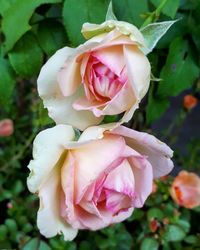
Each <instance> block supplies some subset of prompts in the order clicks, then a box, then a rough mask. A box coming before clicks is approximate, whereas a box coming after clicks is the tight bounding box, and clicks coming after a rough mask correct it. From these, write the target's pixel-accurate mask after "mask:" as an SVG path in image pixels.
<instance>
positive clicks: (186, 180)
mask: <svg viewBox="0 0 200 250" xmlns="http://www.w3.org/2000/svg"><path fill="white" fill-rule="evenodd" d="M170 194H171V196H172V198H173V199H174V201H175V202H176V203H178V204H179V205H180V206H183V207H186V208H194V207H197V206H199V205H200V178H199V176H198V175H196V174H194V173H189V172H187V171H181V172H180V173H179V174H178V176H176V177H175V179H174V181H173V183H172V186H171V189H170Z"/></svg>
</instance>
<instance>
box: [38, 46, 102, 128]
mask: <svg viewBox="0 0 200 250" xmlns="http://www.w3.org/2000/svg"><path fill="white" fill-rule="evenodd" d="M71 50H72V51H73V49H70V48H67V47H66V48H63V49H61V50H58V51H57V52H56V53H55V54H54V55H53V56H52V57H51V58H50V59H49V60H48V61H47V63H46V64H45V65H44V66H43V68H42V70H41V72H40V75H39V77H38V92H39V95H40V97H41V98H42V99H43V102H44V106H45V107H46V108H47V109H48V111H49V116H50V117H51V118H52V119H53V120H54V121H55V122H56V123H57V124H70V125H73V126H74V127H77V128H79V129H80V130H84V129H85V128H86V127H88V126H91V125H95V124H98V123H99V122H101V120H102V119H103V117H101V118H97V117H95V116H94V115H93V114H92V113H91V112H89V111H77V110H75V109H73V107H72V103H73V102H74V101H75V100H76V99H77V98H78V97H79V96H80V95H82V93H83V92H82V91H83V90H82V89H81V88H80V89H79V91H77V92H76V93H75V94H74V95H73V96H70V97H64V96H63V95H62V93H61V92H60V89H59V85H58V82H57V73H58V71H59V69H60V68H61V67H62V65H63V63H64V61H65V59H66V57H67V56H68V55H69V53H72V52H71Z"/></svg>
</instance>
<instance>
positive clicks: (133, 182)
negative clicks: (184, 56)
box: [27, 20, 173, 240]
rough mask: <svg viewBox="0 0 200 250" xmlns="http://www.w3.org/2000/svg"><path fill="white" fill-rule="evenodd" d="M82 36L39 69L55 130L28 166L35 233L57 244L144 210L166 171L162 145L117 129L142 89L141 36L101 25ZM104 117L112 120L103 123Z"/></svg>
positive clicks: (167, 152)
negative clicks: (115, 117)
mask: <svg viewBox="0 0 200 250" xmlns="http://www.w3.org/2000/svg"><path fill="white" fill-rule="evenodd" d="M82 34H83V35H84V37H85V38H86V39H87V41H86V42H85V43H84V44H82V45H80V46H79V47H78V48H69V47H65V48H63V49H60V50H58V51H57V52H56V53H55V54H54V55H53V56H52V57H51V58H50V59H49V60H48V61H47V63H46V64H45V65H44V66H43V68H42V69H41V72H40V75H39V78H38V92H39V95H40V97H41V98H42V100H43V103H44V106H45V107H46V108H47V109H48V113H49V116H50V117H51V118H52V119H53V120H54V121H55V122H56V126H55V127H53V128H49V129H46V130H44V131H42V132H40V133H39V134H38V135H37V137H36V139H35V141H34V145H33V160H31V161H30V163H29V165H28V168H29V169H30V175H29V177H28V181H27V184H28V188H29V190H30V191H31V192H33V193H37V194H38V196H39V199H40V208H39V211H38V215H37V225H38V228H39V230H40V232H41V234H43V235H44V236H46V237H53V236H55V235H56V234H60V233H62V234H63V235H64V239H65V240H72V239H74V238H75V236H76V235H77V232H78V230H79V229H89V230H98V229H101V228H104V227H107V226H109V225H111V224H114V223H118V222H121V221H123V220H125V219H126V218H128V217H129V216H130V215H131V214H132V213H133V211H134V208H140V207H142V206H143V205H144V202H145V200H146V199H147V197H148V196H149V194H150V193H151V192H152V186H153V180H154V178H158V177H161V176H164V175H166V174H168V173H169V172H170V171H171V170H172V168H173V163H172V161H171V157H172V155H173V151H172V150H171V149H170V148H169V147H168V146H167V145H166V144H164V143H162V142H161V141H159V140H158V139H156V138H155V137H154V136H152V135H149V134H148V133H144V132H139V131H136V130H133V129H130V128H127V127H124V126H122V123H124V122H128V121H129V120H130V119H131V118H132V116H133V114H134V111H135V110H136V109H137V108H138V107H139V103H140V102H141V100H142V98H143V97H144V96H145V94H146V92H147V91H148V88H149V83H150V75H151V67H150V63H149V61H148V59H147V57H146V55H145V53H144V52H143V51H144V50H143V48H145V46H146V44H145V39H144V37H143V35H142V33H141V31H140V30H138V29H137V28H136V27H135V26H134V25H132V24H129V23H125V22H120V21H114V20H109V21H106V22H104V23H102V24H100V25H96V24H89V23H86V24H84V25H83V28H82ZM105 115H106V116H109V115H120V116H119V117H120V119H119V120H118V121H117V122H116V123H111V124H103V119H104V116H105ZM100 123H101V125H99V124H100ZM77 129H79V130H80V131H83V132H82V134H81V135H80V137H79V138H78V139H77V134H76V131H77Z"/></svg>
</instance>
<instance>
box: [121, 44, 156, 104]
mask: <svg viewBox="0 0 200 250" xmlns="http://www.w3.org/2000/svg"><path fill="white" fill-rule="evenodd" d="M124 57H125V62H126V68H127V72H128V79H130V83H131V85H132V88H133V90H134V93H135V94H136V97H137V98H138V100H141V99H142V98H143V97H144V95H145V94H146V92H147V90H148V88H149V84H150V74H151V67H150V63H149V61H148V59H147V57H146V56H145V55H144V54H143V53H142V52H141V51H140V50H139V49H138V48H137V46H130V45H124Z"/></svg>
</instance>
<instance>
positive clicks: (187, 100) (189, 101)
mask: <svg viewBox="0 0 200 250" xmlns="http://www.w3.org/2000/svg"><path fill="white" fill-rule="evenodd" d="M197 103H198V99H197V98H196V97H194V96H193V95H185V96H184V99H183V106H184V108H186V109H187V110H190V109H192V108H194V107H195V106H196V105H197Z"/></svg>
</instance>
